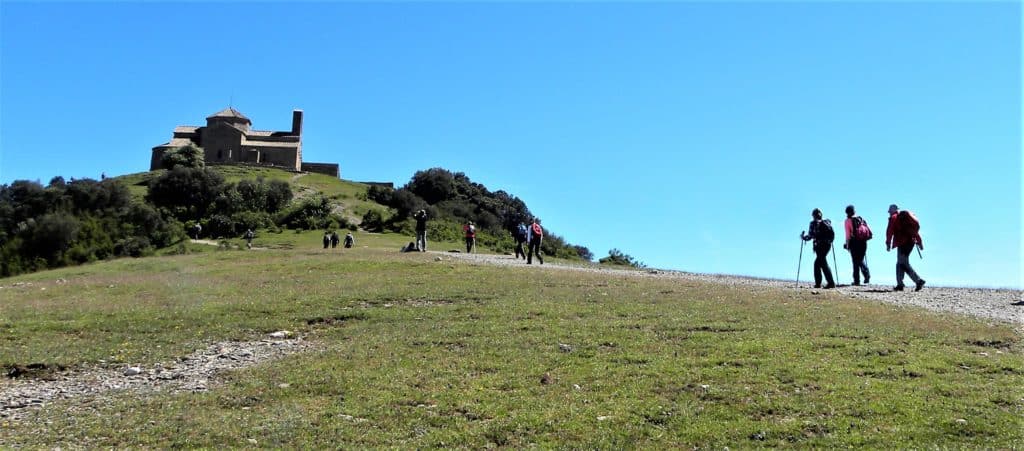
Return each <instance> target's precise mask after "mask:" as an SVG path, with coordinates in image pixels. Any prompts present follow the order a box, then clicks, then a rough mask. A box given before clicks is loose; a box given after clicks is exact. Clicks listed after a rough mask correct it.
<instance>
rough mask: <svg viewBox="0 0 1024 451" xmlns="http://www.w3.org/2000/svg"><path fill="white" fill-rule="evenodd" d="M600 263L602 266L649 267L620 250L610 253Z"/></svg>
mask: <svg viewBox="0 0 1024 451" xmlns="http://www.w3.org/2000/svg"><path fill="white" fill-rule="evenodd" d="M598 263H601V264H602V265H617V266H631V267H634V268H646V267H647V265H645V264H643V263H642V262H640V261H638V260H636V259H634V258H633V257H632V256H630V255H629V254H626V253H623V252H622V251H620V250H618V249H612V250H610V251H608V256H607V257H604V258H602V259H600V260H598Z"/></svg>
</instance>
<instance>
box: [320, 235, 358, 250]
mask: <svg viewBox="0 0 1024 451" xmlns="http://www.w3.org/2000/svg"><path fill="white" fill-rule="evenodd" d="M323 241H324V249H327V248H328V247H329V248H331V249H333V248H336V247H338V243H340V242H341V237H339V236H338V232H337V231H333V232H332V231H325V232H324V240H323ZM354 244H356V238H355V237H354V236H352V232H348V234H346V235H345V247H346V248H350V247H352V246H353V245H354Z"/></svg>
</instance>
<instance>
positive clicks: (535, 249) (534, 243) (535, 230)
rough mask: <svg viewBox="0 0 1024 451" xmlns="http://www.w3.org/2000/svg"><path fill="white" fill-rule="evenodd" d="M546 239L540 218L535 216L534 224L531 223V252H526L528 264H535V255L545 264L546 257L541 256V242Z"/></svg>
mask: <svg viewBox="0 0 1024 451" xmlns="http://www.w3.org/2000/svg"><path fill="white" fill-rule="evenodd" d="M542 241H544V229H543V228H542V227H541V226H540V218H533V224H530V246H529V247H530V252H529V253H527V254H526V264H527V265H532V264H533V256H534V255H536V256H537V261H539V262H540V264H542V265H543V264H544V257H541V256H540V244H541V242H542Z"/></svg>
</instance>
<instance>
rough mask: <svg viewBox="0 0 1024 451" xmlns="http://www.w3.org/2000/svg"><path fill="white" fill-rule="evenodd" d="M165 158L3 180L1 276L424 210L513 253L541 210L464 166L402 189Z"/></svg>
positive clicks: (377, 221) (400, 223)
mask: <svg viewBox="0 0 1024 451" xmlns="http://www.w3.org/2000/svg"><path fill="white" fill-rule="evenodd" d="M165 160H166V161H165V165H166V166H167V167H169V168H170V169H161V170H157V171H152V172H145V173H139V174H129V175H125V176H121V177H116V178H112V179H105V180H102V181H97V180H92V179H78V180H71V181H70V182H67V181H65V180H64V179H63V178H62V177H54V178H53V179H52V180H51V181H50V183H49V184H48V185H45V186H44V185H42V184H41V183H39V182H33V181H26V180H18V181H15V182H13V183H11V184H10V185H0V277H4V276H11V275H16V274H21V273H25V272H32V271H38V270H42V269H47V268H56V267H62V266H68V265H76V264H81V263H87V262H94V261H98V260H104V259H108V258H115V257H140V256H148V255H154V254H161V255H162V254H167V253H183V252H189V251H190V249H194V248H195V247H194V246H192V245H191V244H190V243H189V242H188V241H187V237H188V236H192V237H193V238H195V237H199V238H204V239H213V240H222V239H233V238H238V237H241V236H242V235H243V234H244V233H245V232H246V230H249V229H252V230H254V231H256V233H258V234H268V233H273V234H279V233H284V232H285V231H293V232H301V231H311V230H318V231H322V232H323V231H326V232H334V231H339V230H342V234H344V231H343V230H345V229H347V230H349V231H353V232H357V231H362V232H375V233H396V234H401V235H404V236H408V237H410V238H411V236H412V235H413V234H414V232H413V220H412V219H411V214H412V212H413V211H414V210H416V209H419V208H423V209H426V210H428V211H429V212H430V217H431V221H430V222H429V231H428V237H429V238H428V239H429V240H430V241H431V242H435V243H439V244H445V245H448V246H454V245H455V244H456V243H457V242H458V241H459V239H460V238H461V236H462V224H463V223H465V222H466V221H474V222H476V223H477V224H478V228H479V233H478V235H477V245H478V247H479V248H480V249H484V250H486V251H489V252H498V253H505V252H511V250H512V248H513V241H512V239H511V237H510V235H509V233H508V232H509V230H511V228H512V227H514V225H515V224H516V223H517V222H520V221H521V222H529V220H530V218H531V214H530V212H529V210H528V209H527V207H526V204H525V203H523V202H522V201H521V200H519V199H518V198H516V197H514V196H511V195H509V194H507V193H505V192H502V191H498V192H496V193H492V192H490V191H489V190H487V188H486V187H484V186H482V185H480V184H477V183H473V182H472V181H470V179H469V178H468V177H467V176H466V175H465V174H462V173H458V174H451V173H450V172H448V171H445V170H443V169H440V168H435V169H431V170H428V171H421V172H418V173H417V174H416V175H414V177H413V178H412V180H411V181H410V182H409V183H408V184H407V185H406V186H404V187H402V188H400V189H398V190H392V189H390V188H380V187H376V186H374V187H371V186H367V185H365V184H361V183H354V182H349V181H344V180H339V179H337V178H335V177H330V176H327V175H323V174H315V173H313V174H296V173H291V172H287V171H282V170H278V169H271V168H260V167H247V166H212V167H205V166H204V164H203V163H202V159H201V151H199V150H198V149H195V148H181V149H178V150H177V151H176V152H169V153H168V154H167V155H166V156H165ZM421 194H422V195H427V196H428V197H427V199H429V201H427V200H424V198H422V197H420V195H421ZM547 233H548V234H547V236H546V239H545V241H544V247H543V251H544V252H545V254H546V255H549V256H553V257H557V258H563V259H577V260H578V259H581V258H582V259H585V260H590V259H591V258H592V255H591V253H590V251H589V250H587V249H586V248H585V247H583V246H573V245H570V244H568V243H566V242H565V240H563V239H562V238H561V237H559V236H557V235H555V234H553V233H551V232H550V231H547ZM398 241H402V240H401V239H400V240H398ZM454 248H458V246H454Z"/></svg>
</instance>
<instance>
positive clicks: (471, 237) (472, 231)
mask: <svg viewBox="0 0 1024 451" xmlns="http://www.w3.org/2000/svg"><path fill="white" fill-rule="evenodd" d="M462 231H463V232H465V234H466V253H467V254H468V253H470V252H472V251H473V249H474V248H476V226H475V225H473V221H469V222H467V223H466V225H464V226H462Z"/></svg>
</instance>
